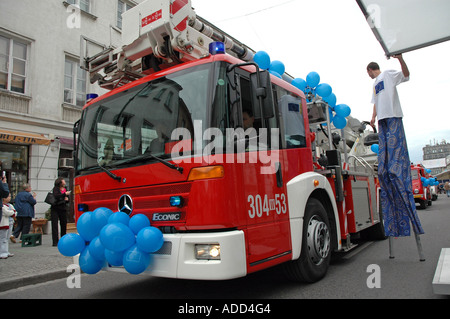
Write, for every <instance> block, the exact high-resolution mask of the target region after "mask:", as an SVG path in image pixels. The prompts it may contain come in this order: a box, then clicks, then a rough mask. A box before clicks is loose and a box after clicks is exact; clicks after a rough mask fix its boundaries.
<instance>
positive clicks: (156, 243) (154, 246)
mask: <svg viewBox="0 0 450 319" xmlns="http://www.w3.org/2000/svg"><path fill="white" fill-rule="evenodd" d="M136 243H137V246H138V247H139V249H141V250H142V251H145V252H147V253H154V252H155V251H158V250H159V249H161V247H162V245H163V244H164V238H163V234H162V232H161V231H160V230H159V229H158V228H156V227H145V228H143V229H141V231H140V232H139V233H138V234H137V237H136Z"/></svg>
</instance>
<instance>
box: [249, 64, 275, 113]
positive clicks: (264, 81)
mask: <svg viewBox="0 0 450 319" xmlns="http://www.w3.org/2000/svg"><path fill="white" fill-rule="evenodd" d="M250 83H251V86H252V95H253V98H252V101H253V103H254V105H253V109H254V110H261V111H262V117H263V118H264V119H269V118H272V117H274V116H275V112H274V109H273V94H272V82H271V81H270V73H269V71H266V70H264V71H257V72H255V73H252V74H250ZM255 113H256V114H258V113H259V112H255Z"/></svg>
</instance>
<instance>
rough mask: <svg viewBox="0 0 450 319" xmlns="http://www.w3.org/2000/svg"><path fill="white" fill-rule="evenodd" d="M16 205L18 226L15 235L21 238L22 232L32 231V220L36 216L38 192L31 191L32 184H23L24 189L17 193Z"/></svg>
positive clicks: (24, 233) (23, 233)
mask: <svg viewBox="0 0 450 319" xmlns="http://www.w3.org/2000/svg"><path fill="white" fill-rule="evenodd" d="M14 205H15V207H16V211H17V227H16V229H15V230H14V233H13V236H14V237H15V238H19V235H20V233H22V235H26V234H28V233H29V232H30V228H31V221H32V219H33V218H34V205H36V193H34V192H33V193H31V186H30V184H28V183H26V184H23V186H22V191H20V192H19V193H18V194H17V196H16V200H15V203H14Z"/></svg>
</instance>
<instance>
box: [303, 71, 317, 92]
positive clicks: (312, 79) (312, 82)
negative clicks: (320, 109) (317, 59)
mask: <svg viewBox="0 0 450 319" xmlns="http://www.w3.org/2000/svg"><path fill="white" fill-rule="evenodd" d="M306 83H307V84H308V86H309V87H310V88H315V87H316V86H317V85H319V83H320V75H319V74H318V73H317V72H314V71H312V72H309V74H308V75H307V76H306Z"/></svg>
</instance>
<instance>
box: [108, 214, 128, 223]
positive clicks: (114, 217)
mask: <svg viewBox="0 0 450 319" xmlns="http://www.w3.org/2000/svg"><path fill="white" fill-rule="evenodd" d="M114 223H120V224H124V225H126V226H128V224H129V223H130V216H128V215H127V214H125V213H124V212H116V213H113V214H111V216H109V218H108V224H114Z"/></svg>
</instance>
